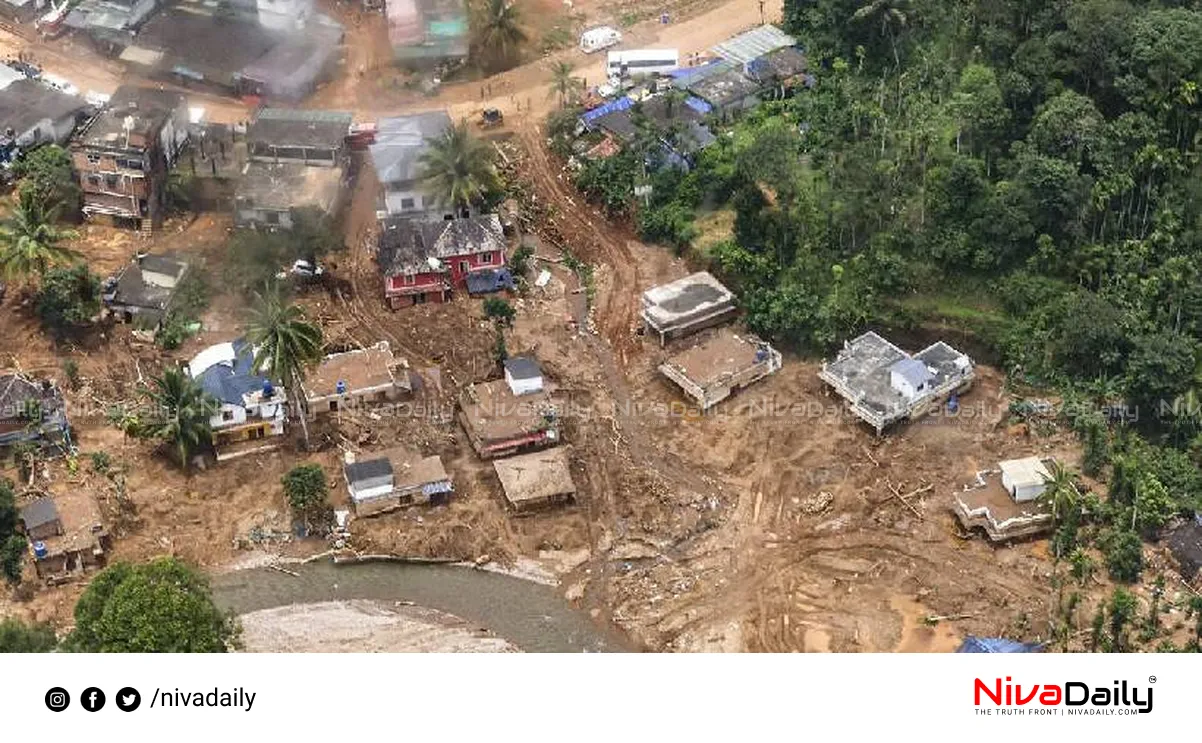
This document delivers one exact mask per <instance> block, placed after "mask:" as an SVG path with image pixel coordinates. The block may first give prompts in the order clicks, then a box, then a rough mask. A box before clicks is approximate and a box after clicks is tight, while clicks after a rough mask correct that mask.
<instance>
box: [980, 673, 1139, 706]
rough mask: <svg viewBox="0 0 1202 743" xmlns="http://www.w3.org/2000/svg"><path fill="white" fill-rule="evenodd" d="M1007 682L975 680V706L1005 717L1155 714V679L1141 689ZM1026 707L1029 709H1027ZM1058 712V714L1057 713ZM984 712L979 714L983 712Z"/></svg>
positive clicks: (1008, 679)
mask: <svg viewBox="0 0 1202 743" xmlns="http://www.w3.org/2000/svg"><path fill="white" fill-rule="evenodd" d="M1011 681H1012V679H1011V677H1009V676H1007V677H1006V680H1005V682H1003V681H1002V679H1000V678H995V679H993V681H992V682H986V681H982V680H981V679H976V680H975V683H974V684H973V703H974V704H975V705H976V706H977V707H981V706H983V705H984V706H985V707H986V709H985V710H984V711H985V712H988V711H989V705H990V703H992V704H993V706H995V707H1000V708H1001V712H1002V714H1013V713H1019V714H1022V713H1026V712H1028V711H1029V712H1031V713H1033V714H1041V715H1046V714H1069V715H1125V714H1134V713H1135V712H1138V713H1139V714H1146V713H1148V712H1151V711H1152V687H1151V684H1154V683H1156V677H1155V676H1151V677H1149V678H1148V683H1149V686H1145V687H1138V686H1135V685H1133V684H1128V683H1127V682H1126V681H1122V682H1119V681H1115V682H1113V683H1114V686H1113V687H1106V686H1090V685H1089V684H1087V683H1085V682H1084V681H1067V682H1065V683H1062V684H1032V685H1030V686H1023V685H1022V684H1015V683H1011ZM1026 705H1030V706H1029V707H1027V706H1026ZM1057 710H1059V712H1057ZM981 711H982V710H978V712H981Z"/></svg>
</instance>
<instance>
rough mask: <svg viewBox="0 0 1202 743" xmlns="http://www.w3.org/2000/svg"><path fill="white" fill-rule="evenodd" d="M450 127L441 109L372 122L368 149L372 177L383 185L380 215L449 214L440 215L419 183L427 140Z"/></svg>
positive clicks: (425, 215) (427, 215)
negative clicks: (370, 141)
mask: <svg viewBox="0 0 1202 743" xmlns="http://www.w3.org/2000/svg"><path fill="white" fill-rule="evenodd" d="M450 126H451V117H450V116H448V115H447V113H446V112H445V111H428V112H426V113H420V114H413V115H411V116H391V117H388V118H384V119H380V121H379V122H378V123H377V124H376V132H375V141H374V143H373V144H372V145H371V147H370V148H369V152H370V154H371V161H372V166H373V167H374V168H375V172H376V178H377V179H378V180H379V181H380V185H381V186H382V187H383V193H382V194H381V203H380V208H379V209H378V211H377V214H378V215H379V216H380V217H391V216H405V217H417V218H425V217H432V218H435V219H441V218H442V217H444V216H453V215H451V214H450V213H449V212H450V211H451V210H449V209H448V210H445V211H446V212H448V213H445V214H444V213H443V212H444V210H443V209H442V208H441V206H440V205H439V204H436V203H434V202H433V201H432V200H431V199H430V197H429V196H428V195H427V194H426V192H425V190H424V189H423V188H422V184H421V159H422V155H423V154H424V153H425V152H426V150H427V149H428V148H429V145H428V142H429V140H431V139H435V138H437V137H440V136H442V134H443V132H445V131H446V130H447V129H448V128H450ZM460 216H462V215H460Z"/></svg>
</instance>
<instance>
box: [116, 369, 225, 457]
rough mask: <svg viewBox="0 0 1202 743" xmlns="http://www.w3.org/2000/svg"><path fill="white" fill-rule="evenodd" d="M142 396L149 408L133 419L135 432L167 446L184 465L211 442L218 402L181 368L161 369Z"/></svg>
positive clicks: (218, 407)
mask: <svg viewBox="0 0 1202 743" xmlns="http://www.w3.org/2000/svg"><path fill="white" fill-rule="evenodd" d="M143 396H144V397H145V399H146V401H147V402H148V403H149V404H150V411H149V412H148V414H147V415H146V416H145V418H144V419H139V420H138V421H136V423H135V424H134V426H133V431H134V433H136V434H137V435H138V437H140V438H146V439H153V440H155V441H158V442H159V443H160V444H162V445H163V446H167V447H170V448H171V449H172V451H173V452H174V454H175V457H176V458H177V459H178V460H179V463H180V466H181V467H183V468H184V469H187V468H188V465H189V463H190V462H191V459H192V456H193V455H194V454H196V453H198V452H201V451H203V450H205V449H206V448H208V447H209V446H210V445H211V444H212V436H213V431H212V424H211V423H210V419H211V418H212V417H213V416H214V415H216V414H217V411H218V410H219V409H220V407H221V406H220V404H219V403H218V402H217V400H215V399H214V398H213V397H212V396H211V395H209V394H208V393H207V392H205V391H204V389H202V388H201V386H200V385H199V384H197V383H196V381H195V380H193V379H192V378H191V377H190V376H188V374H187V373H186V372H184V371H183V370H181V369H164V370H163V373H162V374H161V375H160V376H158V377H155V378H154V379H152V380H151V386H150V388H149V389H147V390H146V391H145V392H144V393H143Z"/></svg>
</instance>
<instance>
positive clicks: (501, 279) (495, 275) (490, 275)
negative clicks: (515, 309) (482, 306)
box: [467, 268, 513, 294]
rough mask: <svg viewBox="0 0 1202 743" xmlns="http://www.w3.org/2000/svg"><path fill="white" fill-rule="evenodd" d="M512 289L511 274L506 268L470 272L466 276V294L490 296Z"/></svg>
mask: <svg viewBox="0 0 1202 743" xmlns="http://www.w3.org/2000/svg"><path fill="white" fill-rule="evenodd" d="M512 288H513V274H511V273H509V269H507V268H496V269H492V268H489V269H485V270H483V271H471V272H470V273H468V275H467V293H468V294H491V293H492V292H499V291H501V290H502V289H512Z"/></svg>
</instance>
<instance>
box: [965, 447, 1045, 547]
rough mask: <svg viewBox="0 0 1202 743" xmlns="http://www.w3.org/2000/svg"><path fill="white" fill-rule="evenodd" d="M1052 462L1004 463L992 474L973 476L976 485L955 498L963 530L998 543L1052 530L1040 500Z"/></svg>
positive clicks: (1035, 460)
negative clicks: (979, 531) (978, 531)
mask: <svg viewBox="0 0 1202 743" xmlns="http://www.w3.org/2000/svg"><path fill="white" fill-rule="evenodd" d="M1051 462H1052V460H1050V459H1048V460H1044V459H1040V458H1039V457H1025V458H1023V459H1008V460H1006V461H1003V462H999V463H998V468H997V469H995V470H984V471H982V472H978V473H977V478H976V481H975V482H974V483H973V484H971V485H969V486H966V487H965V488H964V490H963V491H962V492H960V493H957V494H956V496H955V501H954V504H953V509H952V510H953V511H954V513H955V514H956V518H957V519H958V520H959V521H960V524H961V526H963V527H964V528H965V529H966V530H968V531H972V530H973V529H980V530H982V531H984V532H985V534H986V535H987V536H988V537H989V539H990V540H991V541H994V542H1001V541H1005V540H1009V539H1018V538H1021V537H1028V536H1031V535H1033V534H1038V533H1040V532H1042V531H1046V530H1048V529H1051V528H1052V514H1051V511H1049V510H1048V508H1047V506H1046V505H1045V504H1044V503H1043V502H1042V501H1041V500H1040V499H1041V497H1042V496H1043V494H1044V491H1045V490H1047V484H1048V481H1049V480H1051V477H1052V476H1051V473H1050V471H1049V470H1048V466H1047V465H1048V464H1050V463H1051Z"/></svg>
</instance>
